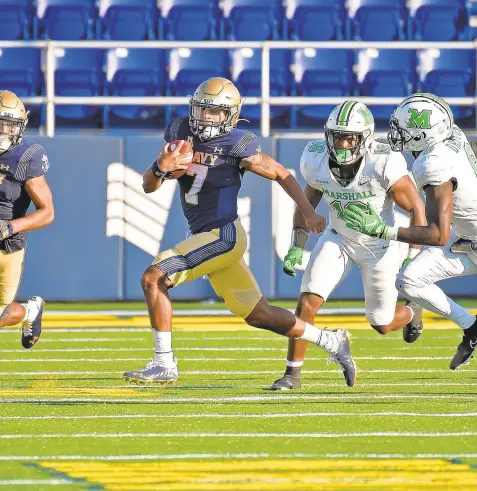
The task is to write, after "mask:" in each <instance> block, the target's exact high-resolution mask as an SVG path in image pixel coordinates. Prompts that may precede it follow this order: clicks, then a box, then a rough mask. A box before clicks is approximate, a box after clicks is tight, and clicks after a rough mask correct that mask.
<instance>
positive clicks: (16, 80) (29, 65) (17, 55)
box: [0, 48, 43, 97]
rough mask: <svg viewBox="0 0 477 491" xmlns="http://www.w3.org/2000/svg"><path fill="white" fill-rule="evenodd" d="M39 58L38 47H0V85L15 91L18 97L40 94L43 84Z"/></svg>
mask: <svg viewBox="0 0 477 491" xmlns="http://www.w3.org/2000/svg"><path fill="white" fill-rule="evenodd" d="M40 59H41V53H40V50H39V49H35V48H1V49H0V87H2V89H8V90H11V91H13V92H15V94H17V95H18V96H19V97H34V96H37V95H40V94H41V89H42V85H43V83H42V80H43V74H42V72H41V68H40V67H41V65H40V63H41V62H40Z"/></svg>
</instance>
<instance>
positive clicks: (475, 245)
mask: <svg viewBox="0 0 477 491" xmlns="http://www.w3.org/2000/svg"><path fill="white" fill-rule="evenodd" d="M390 124H391V132H390V133H389V135H388V139H389V143H390V145H391V147H392V148H393V150H395V151H398V152H402V151H404V152H412V154H413V156H414V158H415V159H416V160H415V162H414V165H413V169H412V172H413V175H414V178H415V180H416V183H417V185H418V188H419V189H422V190H423V191H424V193H425V195H426V216H427V226H425V227H418V226H411V227H409V228H403V227H392V226H388V225H387V224H384V223H383V222H382V220H381V219H380V218H379V216H377V215H376V214H375V213H374V210H373V209H372V208H371V207H370V208H369V209H368V210H364V211H363V210H360V209H358V208H350V209H349V210H347V214H346V216H345V219H346V221H347V226H348V227H351V228H352V229H354V230H358V231H360V232H362V233H365V234H368V235H370V236H375V237H381V238H384V239H388V240H389V239H390V240H393V241H395V240H399V241H401V242H408V243H411V242H412V243H416V244H422V245H427V246H438V247H429V248H427V247H426V248H424V249H423V250H422V251H421V252H420V253H419V255H418V256H417V257H416V258H414V260H413V261H412V262H411V263H410V264H408V265H407V267H406V268H404V269H403V270H401V272H400V274H399V276H398V279H397V283H396V285H397V287H398V289H399V291H400V292H402V294H403V295H405V296H406V297H407V298H409V299H411V300H412V301H413V302H415V303H417V304H419V305H421V306H422V307H425V308H426V309H428V310H430V311H432V312H435V313H436V314H440V315H442V316H443V317H445V318H447V319H450V320H452V321H454V322H455V323H456V324H457V325H458V326H460V327H461V328H462V329H463V330H464V336H463V339H462V342H461V343H460V344H459V346H458V348H457V352H456V354H455V355H454V357H453V358H452V360H451V362H450V368H451V369H452V370H455V369H456V368H458V367H459V366H461V365H463V364H465V363H467V362H469V361H470V358H471V357H472V354H473V352H474V350H475V348H476V347H477V320H476V318H475V316H473V315H472V314H470V313H469V312H468V311H467V310H466V309H464V308H463V307H461V306H460V305H458V304H456V303H455V302H454V301H452V300H451V299H450V298H449V297H448V296H447V295H446V294H445V293H444V292H443V291H442V290H441V289H440V288H439V287H438V286H437V285H435V283H436V282H437V281H440V280H445V279H447V278H455V277H457V276H463V275H469V274H476V273H477V194H476V189H477V175H476V174H477V158H476V157H475V155H474V153H473V151H472V149H471V147H470V144H469V142H468V140H467V138H466V137H465V135H464V133H463V132H462V131H461V130H460V128H458V127H457V126H456V125H455V124H454V118H453V115H452V111H451V109H450V107H449V106H448V105H447V103H446V102H444V101H443V100H442V99H440V98H439V97H436V96H435V95H433V94H414V95H412V96H410V97H408V98H407V99H404V101H403V102H401V104H400V105H399V106H398V107H397V109H396V110H395V111H394V113H393V115H392V117H391V122H390ZM451 224H452V225H453V226H452V228H451ZM414 225H416V224H414Z"/></svg>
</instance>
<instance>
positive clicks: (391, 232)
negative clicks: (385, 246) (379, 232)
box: [384, 227, 399, 240]
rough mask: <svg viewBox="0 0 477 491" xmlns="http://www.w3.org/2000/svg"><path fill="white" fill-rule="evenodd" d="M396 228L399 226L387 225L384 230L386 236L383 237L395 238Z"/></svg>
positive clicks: (396, 234)
mask: <svg viewBox="0 0 477 491" xmlns="http://www.w3.org/2000/svg"><path fill="white" fill-rule="evenodd" d="M398 230H399V227H388V229H387V230H386V237H384V238H385V239H387V240H397V236H398Z"/></svg>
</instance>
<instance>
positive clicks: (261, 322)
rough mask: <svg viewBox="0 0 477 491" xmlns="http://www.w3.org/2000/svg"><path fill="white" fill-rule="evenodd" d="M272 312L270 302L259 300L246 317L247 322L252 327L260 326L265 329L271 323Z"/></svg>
mask: <svg viewBox="0 0 477 491" xmlns="http://www.w3.org/2000/svg"><path fill="white" fill-rule="evenodd" d="M271 316H272V313H271V312H270V308H269V305H268V303H266V302H262V301H260V302H258V304H257V305H256V306H255V308H254V309H253V310H252V312H250V314H248V316H247V317H245V322H246V323H247V324H248V325H249V326H252V327H258V328H259V329H265V328H267V326H269V325H270V318H271Z"/></svg>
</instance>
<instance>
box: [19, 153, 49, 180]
mask: <svg viewBox="0 0 477 491" xmlns="http://www.w3.org/2000/svg"><path fill="white" fill-rule="evenodd" d="M49 167H50V163H49V161H48V155H47V153H46V151H45V149H44V148H43V147H42V146H41V145H39V144H37V143H35V144H34V145H32V146H31V147H29V148H28V149H27V150H26V151H25V152H24V154H23V155H22V156H21V157H20V160H19V162H18V166H17V168H16V170H15V173H14V179H16V180H17V181H19V182H23V183H24V182H26V181H28V180H29V179H33V178H34V177H39V176H43V175H45V174H46V173H47V172H48V169H49Z"/></svg>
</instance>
